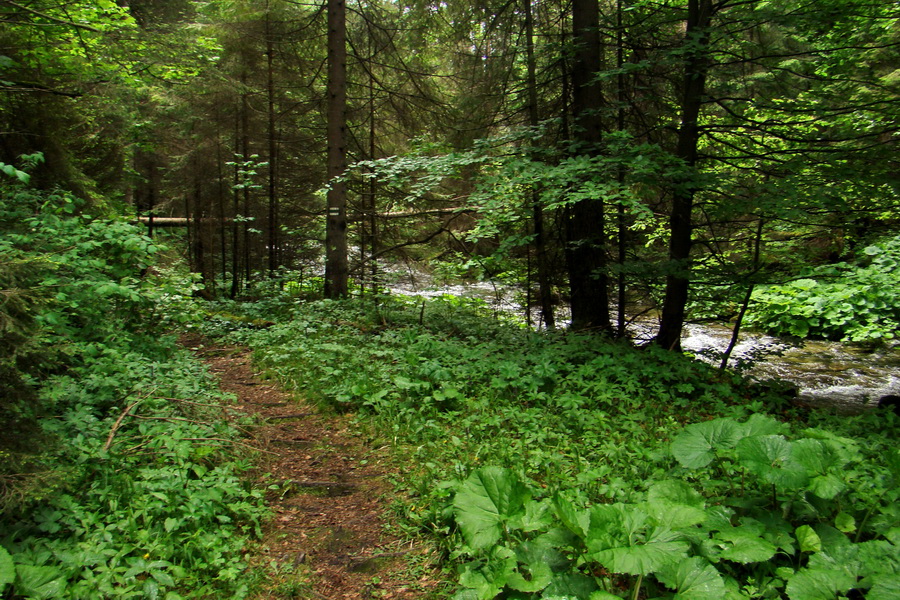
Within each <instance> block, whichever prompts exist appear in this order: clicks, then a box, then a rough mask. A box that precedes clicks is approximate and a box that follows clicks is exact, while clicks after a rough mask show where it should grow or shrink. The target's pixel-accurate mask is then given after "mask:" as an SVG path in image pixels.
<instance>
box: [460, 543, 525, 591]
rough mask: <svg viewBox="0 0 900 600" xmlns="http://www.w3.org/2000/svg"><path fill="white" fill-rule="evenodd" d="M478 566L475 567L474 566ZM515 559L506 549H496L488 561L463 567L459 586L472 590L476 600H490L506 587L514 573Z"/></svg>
mask: <svg viewBox="0 0 900 600" xmlns="http://www.w3.org/2000/svg"><path fill="white" fill-rule="evenodd" d="M476 564H477V565H478V566H477V567H475V566H474V565H476ZM515 569H516V559H515V556H514V555H513V553H512V551H510V550H509V549H507V548H497V549H495V550H494V552H492V553H491V557H490V560H488V561H486V562H484V563H480V564H479V563H470V564H468V565H465V567H464V569H463V572H462V573H461V574H460V576H459V584H460V585H461V586H463V587H466V588H469V589H471V590H474V591H475V593H476V594H477V598H478V600H492V599H493V598H495V597H496V596H497V595H498V594H499V593H500V591H501V590H502V589H503V588H504V587H505V586H506V582H507V580H508V579H509V576H510V575H511V574H512V573H513V572H515Z"/></svg>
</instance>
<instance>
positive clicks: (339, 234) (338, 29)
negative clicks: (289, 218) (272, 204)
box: [325, 0, 349, 298]
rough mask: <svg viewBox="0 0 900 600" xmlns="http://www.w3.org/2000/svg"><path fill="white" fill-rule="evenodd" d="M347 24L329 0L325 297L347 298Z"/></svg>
mask: <svg viewBox="0 0 900 600" xmlns="http://www.w3.org/2000/svg"><path fill="white" fill-rule="evenodd" d="M346 37H347V24H346V7H345V5H344V0H328V169H327V174H328V179H329V180H330V182H331V183H330V187H329V188H328V198H327V208H328V214H327V216H326V223H325V297H327V298H340V297H343V296H346V295H347V287H348V286H347V277H348V271H349V268H348V259H347V187H346V184H344V183H343V182H338V181H335V178H336V177H340V176H341V175H343V173H344V169H345V167H346V162H347V147H346V128H347V47H346Z"/></svg>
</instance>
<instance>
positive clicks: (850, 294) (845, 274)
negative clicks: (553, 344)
mask: <svg viewBox="0 0 900 600" xmlns="http://www.w3.org/2000/svg"><path fill="white" fill-rule="evenodd" d="M898 289H900V236H898V237H894V238H890V239H887V240H884V241H882V242H880V243H878V244H875V245H872V246H868V247H866V248H864V249H863V251H862V256H861V257H860V259H859V261H858V262H857V264H855V265H849V264H843V263H842V264H838V265H828V266H826V267H817V268H815V269H812V270H811V271H810V272H809V273H808V277H805V278H803V279H799V280H797V281H793V282H791V283H788V284H785V285H773V286H766V287H761V288H759V289H757V291H756V292H754V294H753V302H752V304H751V307H750V311H749V312H748V315H747V323H748V324H749V325H753V326H756V327H758V328H760V329H764V330H766V331H768V332H770V333H773V334H775V335H788V336H796V337H800V338H806V337H818V338H826V339H833V340H842V341H849V342H878V341H883V340H890V339H894V338H895V337H896V336H897V331H898V329H900V294H898V293H897V290H898Z"/></svg>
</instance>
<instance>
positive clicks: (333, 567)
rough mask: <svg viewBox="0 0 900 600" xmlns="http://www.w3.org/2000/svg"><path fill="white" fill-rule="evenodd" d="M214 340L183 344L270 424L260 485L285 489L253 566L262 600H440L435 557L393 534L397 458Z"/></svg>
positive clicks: (274, 501) (277, 496)
mask: <svg viewBox="0 0 900 600" xmlns="http://www.w3.org/2000/svg"><path fill="white" fill-rule="evenodd" d="M204 341H205V342H207V343H211V342H209V341H208V340H204ZM204 341H200V340H183V343H185V345H186V346H188V347H190V348H192V349H193V350H194V352H195V353H196V354H197V355H198V356H199V357H200V358H201V360H203V361H204V362H205V363H207V365H208V366H209V368H210V370H211V371H212V372H213V373H214V374H215V375H216V376H218V378H219V380H220V386H221V389H222V390H223V391H225V392H228V393H231V394H234V395H235V396H236V398H237V403H236V405H235V408H236V409H238V410H240V411H243V412H245V413H246V414H248V415H255V416H256V417H257V418H258V419H259V420H260V425H259V426H258V427H257V428H256V429H254V430H253V431H252V432H251V433H252V437H253V439H252V441H251V442H250V443H251V444H252V445H253V446H255V447H257V448H259V449H260V450H262V451H264V452H263V454H262V455H261V459H260V463H259V466H258V469H257V471H256V479H257V484H258V485H259V486H260V487H262V488H267V487H269V486H272V485H277V486H278V487H277V489H270V490H267V492H266V500H267V504H268V506H269V508H270V509H271V511H272V518H271V519H270V521H269V522H268V523H267V524H266V525H265V527H264V529H263V533H264V539H263V542H262V544H261V545H260V547H259V550H258V553H257V555H256V556H248V557H247V558H248V560H249V562H250V563H251V564H253V565H256V566H259V567H262V568H263V569H264V571H265V572H266V573H267V579H268V580H267V581H265V582H264V583H263V586H262V587H263V589H262V590H261V591H260V592H259V593H258V594H256V595H254V596H252V597H253V598H254V599H255V600H263V599H266V600H268V599H276V598H278V599H286V598H316V599H323V600H344V599H355V598H360V599H370V598H382V599H392V600H412V599H424V598H429V597H432V598H433V597H435V593H436V591H437V589H438V588H439V587H440V585H441V584H440V581H439V578H438V576H437V573H436V571H435V569H434V568H433V566H431V563H432V561H431V560H429V557H428V555H427V550H424V549H422V548H419V547H416V546H415V545H414V544H411V543H410V541H409V540H408V539H403V538H401V537H399V536H398V535H396V534H395V535H392V534H391V533H390V532H389V531H388V530H386V529H385V523H386V521H387V520H389V519H390V516H389V515H388V514H387V503H388V499H387V496H388V495H389V493H390V486H389V484H388V483H387V482H386V481H385V477H386V475H387V474H389V472H390V467H389V466H386V463H387V462H388V461H387V460H386V451H387V450H388V449H387V448H386V447H384V448H381V449H377V448H376V449H373V448H370V447H366V446H365V444H364V443H363V441H362V440H361V439H360V437H359V436H356V435H354V433H353V430H352V426H351V422H350V418H349V417H347V416H340V415H337V416H335V415H323V414H320V413H319V412H318V411H317V409H316V408H315V407H314V406H312V405H310V404H307V403H305V402H304V401H302V400H301V399H298V398H297V397H296V396H295V395H292V394H290V393H288V392H285V391H283V390H281V389H279V387H278V386H277V385H276V384H275V383H274V382H271V381H264V380H262V379H261V378H260V376H259V374H258V373H256V372H255V371H254V369H253V366H252V363H251V360H250V355H249V352H248V351H247V350H246V349H243V348H236V347H222V346H219V345H215V343H214V342H212V344H213V345H210V346H204V345H203V343H204ZM410 559H412V560H410ZM267 565H268V566H267Z"/></svg>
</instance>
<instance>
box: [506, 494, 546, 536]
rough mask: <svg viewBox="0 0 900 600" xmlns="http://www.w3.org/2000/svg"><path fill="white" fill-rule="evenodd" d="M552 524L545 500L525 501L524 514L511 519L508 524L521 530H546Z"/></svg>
mask: <svg viewBox="0 0 900 600" xmlns="http://www.w3.org/2000/svg"><path fill="white" fill-rule="evenodd" d="M552 524H553V516H552V514H551V513H550V504H549V503H548V502H547V501H542V502H526V503H525V514H523V515H522V516H521V518H518V517H517V518H514V519H511V523H510V526H511V527H514V528H515V529H521V530H522V531H539V530H546V529H547V528H548V527H550V526H551V525H552Z"/></svg>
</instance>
